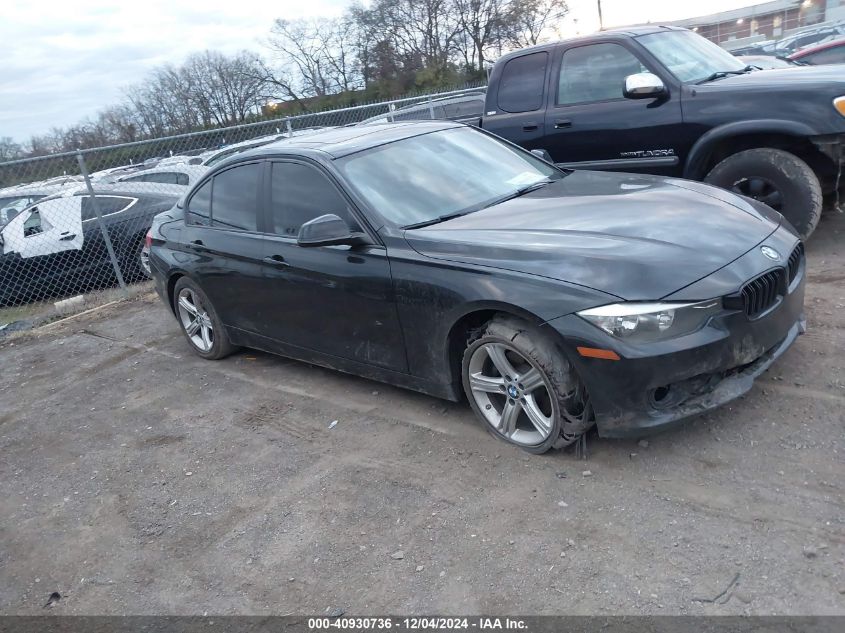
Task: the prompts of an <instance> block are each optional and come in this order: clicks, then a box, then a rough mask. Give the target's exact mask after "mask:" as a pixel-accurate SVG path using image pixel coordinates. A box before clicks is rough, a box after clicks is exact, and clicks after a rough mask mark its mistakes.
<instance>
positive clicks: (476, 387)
mask: <svg viewBox="0 0 845 633" xmlns="http://www.w3.org/2000/svg"><path fill="white" fill-rule="evenodd" d="M469 386H470V388H472V390H473V391H486V392H488V393H502V392H504V388H505V379H504V378H493V377H491V376H485V375H484V374H481V373H477V374H470V377H469Z"/></svg>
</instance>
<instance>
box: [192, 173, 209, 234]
mask: <svg viewBox="0 0 845 633" xmlns="http://www.w3.org/2000/svg"><path fill="white" fill-rule="evenodd" d="M211 183H212V180H211V179H210V178H209V179H208V180H207V181H206V182H205V184H204V185H203V186H202V187H200V188H199V189H197V191H196V193H195V194H194V195H193V196H191V200H190V202H188V223H189V224H199V225H201V226H208V225H209V224H211Z"/></svg>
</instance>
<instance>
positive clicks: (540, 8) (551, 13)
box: [504, 0, 569, 47]
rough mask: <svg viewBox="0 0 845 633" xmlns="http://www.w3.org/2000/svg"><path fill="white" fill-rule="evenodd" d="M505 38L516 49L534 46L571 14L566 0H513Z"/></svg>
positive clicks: (507, 19)
mask: <svg viewBox="0 0 845 633" xmlns="http://www.w3.org/2000/svg"><path fill="white" fill-rule="evenodd" d="M508 9H509V10H508V14H507V15H506V17H505V26H504V29H505V37H506V38H507V40H508V42H509V43H510V44H511V45H512V46H515V47H523V46H533V45H535V44H538V43H540V41H541V39H542V38H543V37H544V35H546V34H547V33H548V32H549V31H550V30H551V29H553V28H554V27H555V25H557V24H558V23H559V22H560V21H561V20H563V18H564V17H565V16H566V14H567V13H569V7H568V6H567V4H566V0H512V2H510V3H509V7H508Z"/></svg>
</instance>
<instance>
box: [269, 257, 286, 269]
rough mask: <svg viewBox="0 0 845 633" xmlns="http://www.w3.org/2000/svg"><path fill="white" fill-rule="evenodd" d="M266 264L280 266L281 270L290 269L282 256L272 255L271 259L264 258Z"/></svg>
mask: <svg viewBox="0 0 845 633" xmlns="http://www.w3.org/2000/svg"><path fill="white" fill-rule="evenodd" d="M264 263H265V264H271V265H273V266H278V267H279V268H288V267H290V264H288V263H287V262H286V261H285V258H284V257H282V256H281V255H270V256H269V257H265V258H264Z"/></svg>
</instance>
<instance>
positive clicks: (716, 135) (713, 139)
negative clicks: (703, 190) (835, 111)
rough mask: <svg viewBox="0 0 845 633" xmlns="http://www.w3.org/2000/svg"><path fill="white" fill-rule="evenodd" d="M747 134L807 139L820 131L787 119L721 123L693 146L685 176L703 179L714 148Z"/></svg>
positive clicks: (685, 168) (688, 157)
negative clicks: (778, 135) (727, 140)
mask: <svg viewBox="0 0 845 633" xmlns="http://www.w3.org/2000/svg"><path fill="white" fill-rule="evenodd" d="M746 134H780V135H787V136H794V137H796V138H804V139H806V138H808V137H811V136H816V135H818V132H817V131H816V130H814V129H813V128H811V127H810V126H809V125H807V124H806V123H802V122H799V121H790V120H785V119H756V120H751V121H736V122H734V123H725V124H724V125H719V126H717V127H714V128H713V129H711V130H708V131H707V132H706V133H705V134H703V135H702V136H701V138H699V139H698V140H697V141H696V142H695V145H693V146H692V149H691V150H690V153H689V155H688V156H687V162H686V165H685V166H684V178H688V179H690V180H701V179H703V178H704V176H705V175H706V173H705V169H706V166H707V158H708V156H709V155H710V153H711V152H712V150H713V148H714V147H715V146H716V145H717V144H718V143H720V142H721V141H723V140H725V139H728V138H731V137H736V136H744V135H746Z"/></svg>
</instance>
